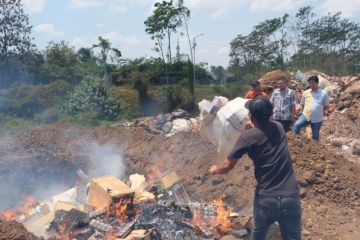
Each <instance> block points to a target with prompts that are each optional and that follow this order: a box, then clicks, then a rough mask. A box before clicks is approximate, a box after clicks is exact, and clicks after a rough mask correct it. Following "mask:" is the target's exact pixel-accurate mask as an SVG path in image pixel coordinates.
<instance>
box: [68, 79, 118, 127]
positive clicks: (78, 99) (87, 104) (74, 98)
mask: <svg viewBox="0 0 360 240" xmlns="http://www.w3.org/2000/svg"><path fill="white" fill-rule="evenodd" d="M64 109H65V111H66V112H67V113H69V114H70V115H77V114H80V113H86V112H93V113H95V114H96V118H97V119H99V120H115V119H116V118H117V116H118V115H119V114H120V113H121V107H120V103H119V102H118V101H117V99H116V98H115V96H114V94H113V92H112V91H111V89H110V88H109V87H107V86H106V85H105V83H104V81H103V80H101V79H99V78H92V77H86V78H85V79H84V80H82V81H81V82H80V83H79V85H77V86H76V87H75V88H74V90H73V91H72V92H71V93H70V94H69V96H68V99H67V101H66V102H65V104H64Z"/></svg>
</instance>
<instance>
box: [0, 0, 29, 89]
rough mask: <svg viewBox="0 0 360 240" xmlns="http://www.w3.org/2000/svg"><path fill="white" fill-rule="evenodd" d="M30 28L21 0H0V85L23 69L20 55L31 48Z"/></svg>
mask: <svg viewBox="0 0 360 240" xmlns="http://www.w3.org/2000/svg"><path fill="white" fill-rule="evenodd" d="M31 29H32V27H31V26H30V25H29V17H28V15H26V14H25V13H24V9H23V6H22V4H21V0H0V76H1V79H2V80H3V81H2V84H1V83H0V85H8V84H10V82H9V81H10V79H12V78H14V76H16V75H19V73H20V72H22V71H24V63H23V62H22V60H23V59H21V56H22V55H24V54H25V53H27V52H29V51H30V50H31V49H32V48H33V44H32V43H31V41H32V38H31V37H30V33H31Z"/></svg>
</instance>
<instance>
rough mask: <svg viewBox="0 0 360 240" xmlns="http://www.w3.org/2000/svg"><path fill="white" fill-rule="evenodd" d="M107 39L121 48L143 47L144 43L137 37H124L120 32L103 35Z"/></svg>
mask: <svg viewBox="0 0 360 240" xmlns="http://www.w3.org/2000/svg"><path fill="white" fill-rule="evenodd" d="M101 36H102V37H103V38H105V39H109V40H110V42H111V43H113V44H119V45H120V48H122V47H123V46H124V45H125V46H133V47H134V46H142V41H141V40H140V39H139V38H137V37H135V36H124V35H122V34H121V33H118V32H115V31H113V32H108V33H104V34H102V35H101Z"/></svg>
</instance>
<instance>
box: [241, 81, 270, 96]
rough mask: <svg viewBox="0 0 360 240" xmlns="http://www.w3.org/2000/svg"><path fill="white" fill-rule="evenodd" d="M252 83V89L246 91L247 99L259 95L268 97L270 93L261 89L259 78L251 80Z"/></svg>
mask: <svg viewBox="0 0 360 240" xmlns="http://www.w3.org/2000/svg"><path fill="white" fill-rule="evenodd" d="M250 85H251V89H250V90H249V91H248V92H247V93H246V95H245V98H246V99H254V98H256V97H258V96H261V97H268V95H267V94H266V93H265V92H264V91H262V90H261V88H260V82H259V81H258V80H255V81H253V82H251V83H250Z"/></svg>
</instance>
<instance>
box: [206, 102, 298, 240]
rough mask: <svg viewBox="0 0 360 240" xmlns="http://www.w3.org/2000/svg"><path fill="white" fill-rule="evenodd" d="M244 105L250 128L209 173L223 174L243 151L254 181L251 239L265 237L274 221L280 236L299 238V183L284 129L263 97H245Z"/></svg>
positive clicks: (232, 166)
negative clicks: (247, 113) (255, 182)
mask: <svg viewBox="0 0 360 240" xmlns="http://www.w3.org/2000/svg"><path fill="white" fill-rule="evenodd" d="M245 107H246V108H247V109H249V113H250V119H251V122H252V123H253V125H254V128H251V129H248V130H245V131H244V132H243V133H242V134H241V135H240V137H239V139H238V141H237V142H236V144H235V146H234V148H233V150H232V151H231V152H230V154H229V155H228V158H227V159H226V160H224V161H223V162H222V163H221V164H220V165H218V166H217V165H213V166H211V168H210V170H209V172H210V173H211V174H225V173H227V172H229V171H230V170H231V169H233V168H234V166H235V164H236V163H237V161H238V160H239V159H240V158H241V157H242V156H243V155H244V154H246V153H247V154H248V155H249V157H250V158H251V159H252V160H253V163H254V171H255V178H256V181H257V185H256V189H255V197H254V212H253V214H254V221H255V228H254V231H253V235H252V238H253V239H256V240H260V239H266V235H267V231H268V228H269V227H270V225H271V224H272V223H274V222H275V221H277V222H278V223H279V227H280V231H281V236H282V238H283V239H301V206H300V195H299V186H298V183H297V180H296V177H295V174H294V170H293V167H292V161H291V157H290V152H289V149H288V144H287V138H286V135H285V131H284V129H283V127H282V126H281V124H280V123H278V122H276V121H271V120H270V117H271V115H272V114H273V112H272V105H271V103H270V101H269V100H267V99H266V98H263V97H257V98H255V99H254V100H249V101H248V102H246V105H245Z"/></svg>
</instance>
